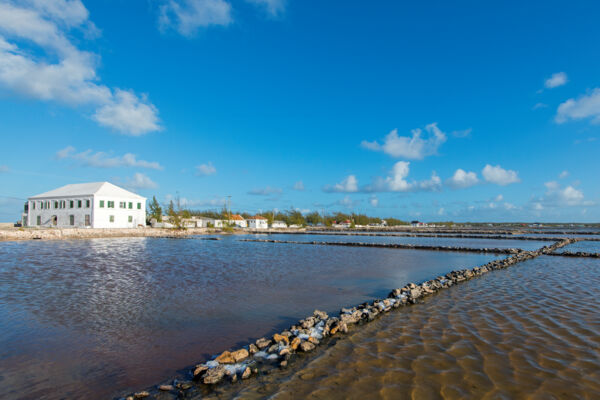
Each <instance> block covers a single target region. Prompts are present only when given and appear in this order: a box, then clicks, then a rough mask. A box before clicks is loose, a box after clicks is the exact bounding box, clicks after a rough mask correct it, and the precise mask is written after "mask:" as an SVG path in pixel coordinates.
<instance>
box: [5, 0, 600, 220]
mask: <svg viewBox="0 0 600 400" xmlns="http://www.w3.org/2000/svg"><path fill="white" fill-rule="evenodd" d="M403 3H404V4H403ZM599 12H600V4H598V3H597V2H593V1H575V2H558V1H531V2H527V4H525V5H524V4H523V2H511V1H505V2H497V3H491V2H479V1H456V2H447V1H422V2H411V4H407V2H398V1H379V2H364V1H343V2H341V1H311V0H303V1H300V0H287V1H285V0H149V1H141V0H140V1H116V0H103V1H85V0H84V1H82V2H81V1H78V0H71V1H67V0H54V1H43V0H0V134H1V140H2V141H1V143H2V145H1V146H0V182H1V183H2V192H1V193H0V220H3V221H12V220H16V219H18V217H19V213H20V210H21V208H22V202H23V200H24V199H26V198H27V197H28V196H30V195H34V194H37V193H40V192H44V191H47V190H50V189H52V188H55V187H58V186H61V185H64V184H68V183H75V182H88V181H101V180H108V181H111V182H113V183H115V184H119V185H122V186H125V187H127V188H130V189H133V190H135V191H136V192H139V193H140V194H142V195H144V196H147V197H151V196H152V195H156V196H157V198H158V199H159V200H160V201H167V200H168V199H170V198H173V197H174V196H176V195H177V194H179V196H180V197H181V199H182V202H183V203H184V204H186V205H188V206H189V207H191V208H200V209H205V208H220V207H221V206H222V204H223V202H224V199H225V197H226V196H228V195H231V196H232V205H233V208H234V209H239V210H246V211H248V212H255V211H261V210H263V211H264V210H270V209H273V208H277V209H280V210H284V209H289V208H291V207H294V208H298V209H300V210H303V211H309V210H319V211H321V210H325V211H333V210H342V211H355V212H366V213H368V214H372V215H378V216H394V217H398V218H404V219H415V218H416V219H421V220H454V221H516V220H522V221H582V222H597V221H598V220H599V219H600V207H599V205H600V188H599V185H598V175H599V174H598V173H599V172H600V161H599V160H598V154H599V150H600V140H599V137H600V75H599V74H598V71H600V52H599V51H598V43H600V26H598V24H597V15H598V13H599Z"/></svg>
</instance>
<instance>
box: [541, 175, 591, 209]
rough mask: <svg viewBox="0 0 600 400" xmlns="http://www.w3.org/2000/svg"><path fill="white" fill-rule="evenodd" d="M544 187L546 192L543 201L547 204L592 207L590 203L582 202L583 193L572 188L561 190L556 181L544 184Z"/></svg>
mask: <svg viewBox="0 0 600 400" xmlns="http://www.w3.org/2000/svg"><path fill="white" fill-rule="evenodd" d="M545 186H546V189H547V190H546V196H545V199H544V200H545V201H546V202H547V203H549V204H553V205H558V206H579V205H592V203H591V202H586V201H584V195H583V192H582V191H581V190H578V189H575V188H574V187H573V186H570V185H569V186H567V187H565V188H562V187H561V186H560V184H559V183H558V182H556V181H551V182H546V183H545Z"/></svg>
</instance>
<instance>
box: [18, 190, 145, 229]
mask: <svg viewBox="0 0 600 400" xmlns="http://www.w3.org/2000/svg"><path fill="white" fill-rule="evenodd" d="M23 225H25V226H31V227H35V226H40V227H59V228H82V227H89V228H136V227H138V226H146V198H145V197H142V196H139V195H137V194H135V193H132V192H130V191H128V190H125V189H123V188H120V187H118V186H116V185H113V184H112V183H109V182H94V183H77V184H72V185H66V186H63V187H60V188H58V189H54V190H51V191H49V192H45V193H41V194H38V195H36V196H32V197H30V198H29V199H28V200H27V203H26V204H25V212H24V214H23Z"/></svg>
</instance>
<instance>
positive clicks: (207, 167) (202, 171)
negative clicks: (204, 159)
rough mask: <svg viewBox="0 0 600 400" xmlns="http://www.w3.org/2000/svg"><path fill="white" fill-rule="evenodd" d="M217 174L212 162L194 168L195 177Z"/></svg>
mask: <svg viewBox="0 0 600 400" xmlns="http://www.w3.org/2000/svg"><path fill="white" fill-rule="evenodd" d="M216 173H217V169H216V168H215V166H214V165H213V163H212V162H210V161H209V162H208V163H206V164H200V165H197V166H196V175H197V176H208V175H214V174H216Z"/></svg>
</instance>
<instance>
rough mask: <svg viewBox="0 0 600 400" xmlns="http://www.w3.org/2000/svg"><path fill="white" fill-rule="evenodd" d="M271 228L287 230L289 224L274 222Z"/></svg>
mask: <svg viewBox="0 0 600 400" xmlns="http://www.w3.org/2000/svg"><path fill="white" fill-rule="evenodd" d="M271 228H275V229H276V228H287V224H286V223H285V222H283V221H273V223H272V224H271Z"/></svg>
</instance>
